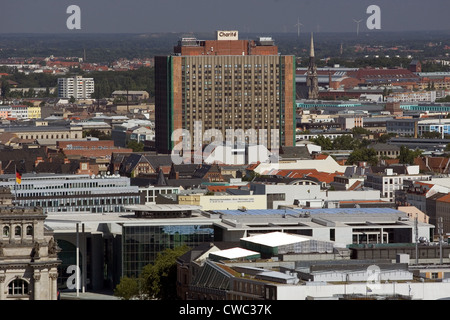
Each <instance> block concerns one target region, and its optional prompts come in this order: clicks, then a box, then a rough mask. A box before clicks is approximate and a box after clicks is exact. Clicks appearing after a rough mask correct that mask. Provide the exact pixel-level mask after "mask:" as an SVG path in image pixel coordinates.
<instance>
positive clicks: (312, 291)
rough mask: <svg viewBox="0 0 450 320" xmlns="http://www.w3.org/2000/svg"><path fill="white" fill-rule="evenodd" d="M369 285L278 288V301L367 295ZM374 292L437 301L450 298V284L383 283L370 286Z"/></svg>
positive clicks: (288, 286) (286, 286)
mask: <svg viewBox="0 0 450 320" xmlns="http://www.w3.org/2000/svg"><path fill="white" fill-rule="evenodd" d="M366 288H367V283H365V282H364V283H357V284H347V285H344V284H342V285H326V284H325V285H324V284H322V285H320V284H319V285H296V286H292V285H285V286H277V299H278V300H304V299H306V297H308V296H312V297H316V298H319V297H322V298H325V297H332V296H333V295H335V294H362V295H365V294H366ZM370 288H372V292H368V293H367V294H368V295H370V294H401V295H406V296H409V295H411V297H412V298H413V299H422V300H437V299H444V298H449V297H450V282H447V283H446V282H435V283H430V282H428V283H427V282H417V283H413V282H405V283H387V284H386V283H381V284H378V285H377V284H372V285H371V286H370Z"/></svg>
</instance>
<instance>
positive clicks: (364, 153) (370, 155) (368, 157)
mask: <svg viewBox="0 0 450 320" xmlns="http://www.w3.org/2000/svg"><path fill="white" fill-rule="evenodd" d="M358 162H367V163H369V164H370V165H371V166H376V165H377V164H378V157H377V152H376V151H375V149H373V148H361V149H356V150H355V151H353V152H352V153H351V154H350V156H349V157H348V159H347V163H348V164H356V163H358Z"/></svg>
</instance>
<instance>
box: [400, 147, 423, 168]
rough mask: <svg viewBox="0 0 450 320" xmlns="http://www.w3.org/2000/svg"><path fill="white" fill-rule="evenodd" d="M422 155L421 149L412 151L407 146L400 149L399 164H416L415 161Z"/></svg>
mask: <svg viewBox="0 0 450 320" xmlns="http://www.w3.org/2000/svg"><path fill="white" fill-rule="evenodd" d="M421 154H422V151H420V150H419V149H417V150H411V149H408V148H407V147H405V146H401V147H400V154H399V156H398V159H399V162H400V163H403V164H414V159H415V158H417V157H418V156H420V155H421Z"/></svg>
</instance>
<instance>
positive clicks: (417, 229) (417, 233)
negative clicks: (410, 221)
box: [414, 216, 419, 265]
mask: <svg viewBox="0 0 450 320" xmlns="http://www.w3.org/2000/svg"><path fill="white" fill-rule="evenodd" d="M418 223H419V221H418V218H417V216H416V217H415V218H414V230H415V234H416V239H415V240H416V241H415V242H416V265H418V264H419V226H418Z"/></svg>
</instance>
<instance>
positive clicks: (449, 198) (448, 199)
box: [436, 194, 450, 203]
mask: <svg viewBox="0 0 450 320" xmlns="http://www.w3.org/2000/svg"><path fill="white" fill-rule="evenodd" d="M436 201H439V202H447V203H450V194H447V195H445V196H443V197H441V198H439V199H436Z"/></svg>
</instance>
